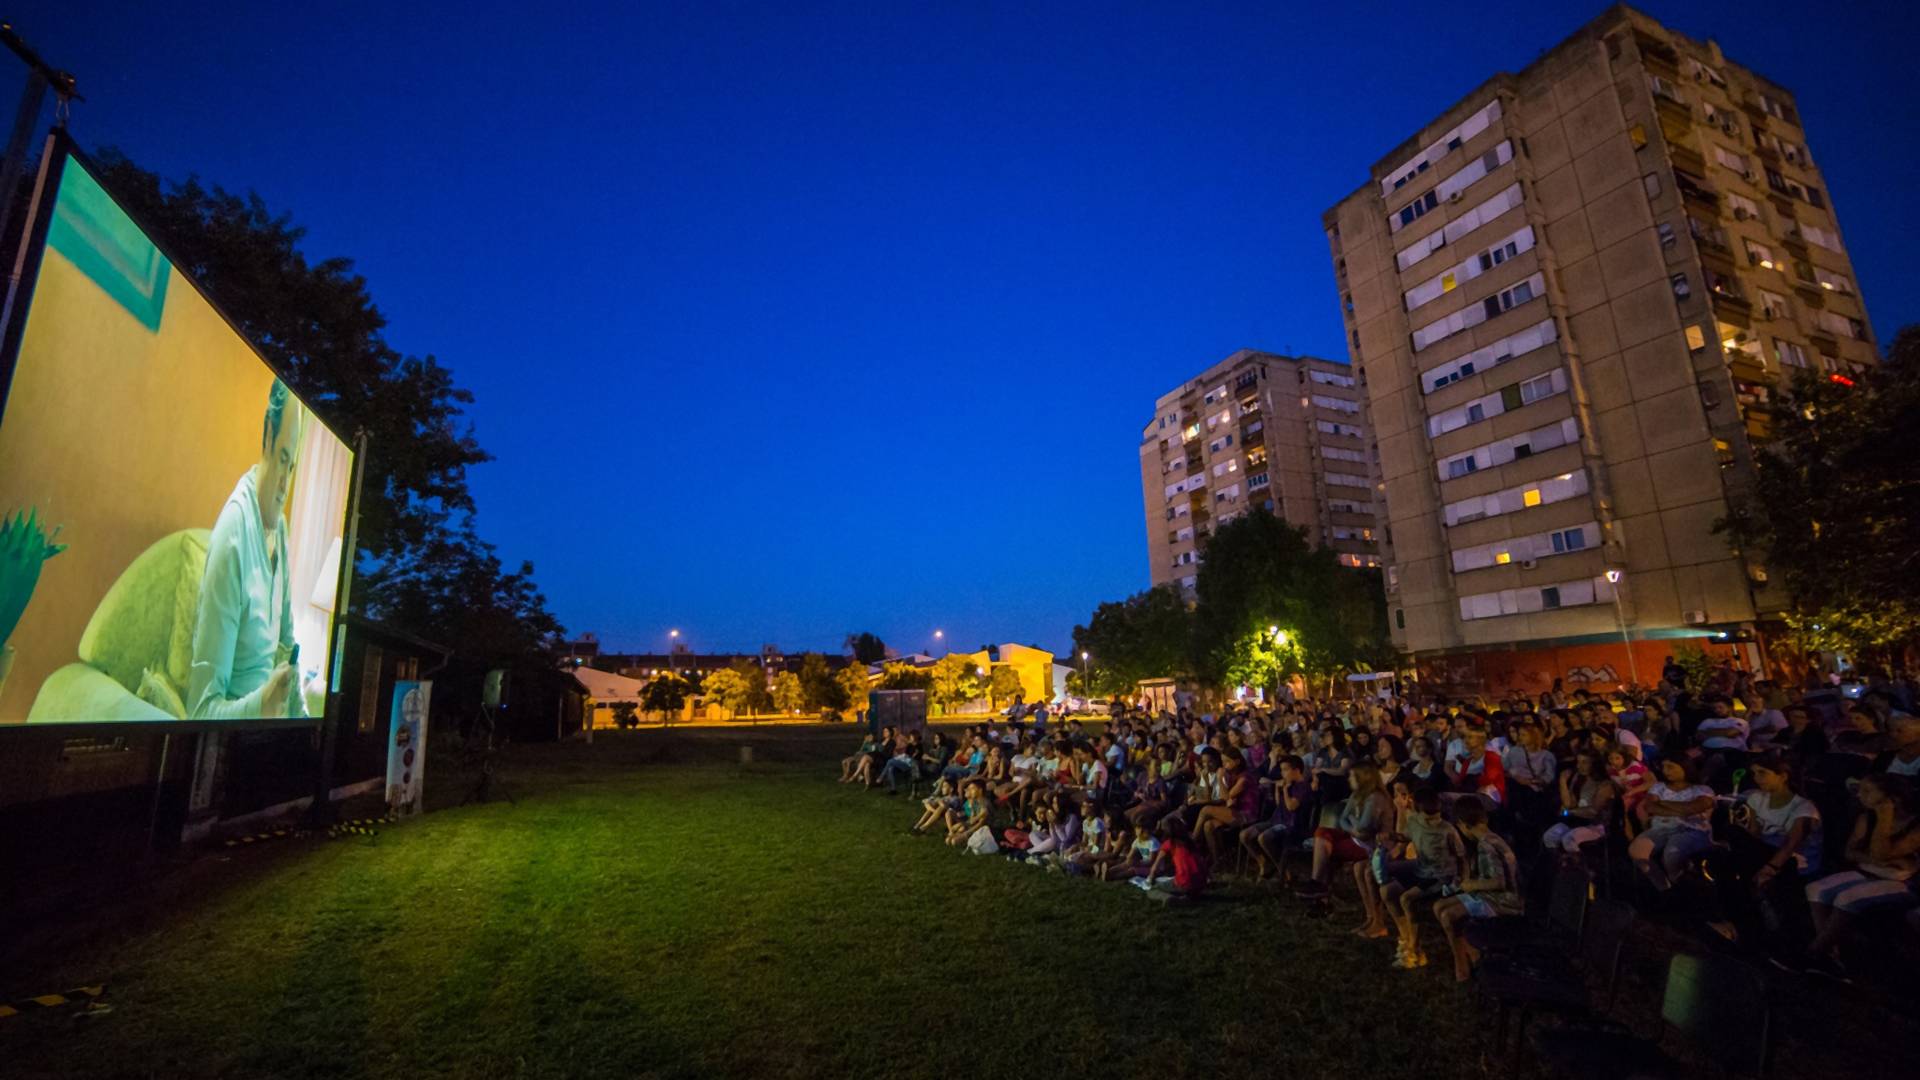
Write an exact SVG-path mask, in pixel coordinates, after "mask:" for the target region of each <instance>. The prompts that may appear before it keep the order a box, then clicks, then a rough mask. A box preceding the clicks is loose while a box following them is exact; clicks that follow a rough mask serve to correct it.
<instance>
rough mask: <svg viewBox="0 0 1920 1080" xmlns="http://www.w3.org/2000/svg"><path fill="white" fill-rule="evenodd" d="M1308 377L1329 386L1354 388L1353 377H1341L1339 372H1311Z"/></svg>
mask: <svg viewBox="0 0 1920 1080" xmlns="http://www.w3.org/2000/svg"><path fill="white" fill-rule="evenodd" d="M1307 377H1308V378H1310V379H1312V380H1313V381H1314V382H1317V383H1326V384H1327V385H1329V386H1352V385H1353V376H1351V375H1341V374H1339V373H1338V372H1333V371H1319V370H1309V371H1308V372H1307Z"/></svg>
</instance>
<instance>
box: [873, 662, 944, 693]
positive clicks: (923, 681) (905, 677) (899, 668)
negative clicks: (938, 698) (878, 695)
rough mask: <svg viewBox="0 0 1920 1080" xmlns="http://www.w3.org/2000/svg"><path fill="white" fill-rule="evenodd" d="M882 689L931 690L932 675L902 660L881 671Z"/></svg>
mask: <svg viewBox="0 0 1920 1080" xmlns="http://www.w3.org/2000/svg"><path fill="white" fill-rule="evenodd" d="M880 672H881V673H880V689H882V690H931V689H932V688H933V676H932V674H930V673H928V672H926V671H922V670H921V669H919V668H917V667H914V666H913V665H912V664H910V663H908V662H906V661H905V660H901V661H899V662H897V663H892V664H888V665H886V666H885V667H883V668H881V669H880Z"/></svg>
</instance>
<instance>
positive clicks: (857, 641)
mask: <svg viewBox="0 0 1920 1080" xmlns="http://www.w3.org/2000/svg"><path fill="white" fill-rule="evenodd" d="M846 648H847V654H848V655H850V656H852V657H853V659H854V661H855V662H857V663H861V664H877V663H879V662H880V661H882V660H885V659H886V658H887V643H886V642H884V641H881V640H880V638H879V635H877V634H871V633H868V632H867V631H865V630H861V631H859V632H857V633H852V634H848V635H847V641H846Z"/></svg>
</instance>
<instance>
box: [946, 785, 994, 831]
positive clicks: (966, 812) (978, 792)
mask: <svg viewBox="0 0 1920 1080" xmlns="http://www.w3.org/2000/svg"><path fill="white" fill-rule="evenodd" d="M966 791H967V794H966V798H964V799H962V800H961V802H960V805H959V807H958V808H954V809H949V810H948V811H947V844H948V845H949V846H954V847H957V846H959V845H960V844H964V843H966V842H967V837H969V836H972V835H973V831H974V830H975V829H982V828H985V827H986V824H987V811H988V809H990V808H991V807H992V805H993V804H992V803H990V802H988V801H987V789H986V788H985V787H984V786H983V785H982V784H981V783H980V781H978V780H971V781H968V783H967V788H966Z"/></svg>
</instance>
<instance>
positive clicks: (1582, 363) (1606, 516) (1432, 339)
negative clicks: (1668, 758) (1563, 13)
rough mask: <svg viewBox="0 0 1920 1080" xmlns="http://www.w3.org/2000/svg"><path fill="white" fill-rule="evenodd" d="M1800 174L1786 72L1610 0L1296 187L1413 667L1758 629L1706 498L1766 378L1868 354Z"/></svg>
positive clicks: (1776, 384)
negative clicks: (1365, 164)
mask: <svg viewBox="0 0 1920 1080" xmlns="http://www.w3.org/2000/svg"><path fill="white" fill-rule="evenodd" d="M1827 191H1828V189H1827V183H1826V180H1825V179H1824V178H1823V177H1822V176H1821V173H1820V168H1819V165H1818V163H1817V158H1816V157H1815V156H1814V155H1813V154H1812V153H1811V152H1810V151H1809V149H1808V137H1807V133H1806V131H1805V130H1803V128H1802V127H1801V123H1800V113H1799V110H1798V109H1797V108H1796V107H1795V105H1794V98H1793V94H1792V93H1791V92H1789V91H1788V90H1787V89H1785V88H1784V87H1782V86H1780V85H1779V84H1778V83H1775V82H1773V81H1771V80H1769V79H1767V78H1766V77H1764V76H1762V75H1760V74H1758V73H1756V72H1753V71H1750V70H1748V69H1746V68H1744V67H1741V66H1740V65H1739V64H1738V63H1736V62H1734V61H1733V60H1730V59H1729V58H1727V57H1726V56H1725V55H1723V54H1722V53H1721V51H1720V47H1719V45H1718V44H1716V43H1715V42H1713V41H1698V40H1695V39H1693V38H1690V37H1686V36H1684V35H1682V34H1679V33H1676V32H1674V31H1671V30H1669V29H1667V28H1665V27H1663V26H1661V25H1660V24H1659V23H1657V22H1655V21H1654V20H1652V19H1651V18H1648V17H1647V16H1645V15H1643V14H1641V13H1640V12H1637V11H1634V10H1632V9H1630V8H1627V7H1614V8H1611V9H1609V10H1608V11H1607V12H1605V13H1604V14H1603V15H1601V16H1600V17H1599V18H1598V19H1596V20H1595V21H1593V22H1592V23H1590V24H1588V25H1587V26H1585V27H1582V28H1581V29H1580V30H1579V31H1578V32H1576V33H1575V34H1574V35H1573V36H1572V37H1570V38H1568V39H1567V40H1565V41H1564V42H1562V43H1560V44H1559V45H1558V46H1556V47H1555V48H1553V49H1552V50H1551V51H1549V52H1547V53H1546V54H1544V55H1543V56H1541V57H1540V58H1539V59H1538V60H1536V61H1535V62H1533V63H1531V64H1529V65H1527V66H1526V67H1525V68H1524V69H1522V70H1521V71H1520V72H1519V73H1517V74H1500V75H1496V76H1494V77H1493V78H1492V79H1490V80H1488V81H1487V82H1486V83H1484V84H1482V85H1481V86H1480V87H1478V88H1477V89H1475V90H1474V91H1473V92H1472V93H1469V94H1468V95H1467V96H1466V97H1464V98H1462V99H1460V100H1459V101H1458V102H1457V103H1455V104H1454V105H1453V106H1452V107H1450V108H1448V109H1447V110H1446V111H1444V112H1442V113H1441V114H1440V115H1439V116H1437V117H1435V118H1434V120H1433V121H1432V122H1431V123H1429V124H1428V125H1427V126H1426V127H1424V128H1422V129H1421V130H1420V131H1418V132H1416V133H1414V134H1413V135H1412V137H1410V138H1409V139H1407V141H1406V142H1404V143H1402V144H1401V145H1400V146H1398V147H1396V148H1395V149H1393V150H1392V151H1390V152H1388V153H1387V154H1386V155H1385V156H1383V157H1382V158H1381V159H1380V160H1379V161H1378V162H1376V163H1375V164H1374V165H1373V168H1372V171H1371V174H1370V176H1369V177H1368V180H1367V182H1366V183H1365V184H1364V185H1362V186H1361V187H1360V189H1359V190H1357V191H1355V192H1354V193H1353V194H1352V195H1349V196H1347V197H1346V198H1345V199H1343V200H1341V202H1340V203H1339V204H1338V205H1336V206H1335V207H1334V208H1333V209H1331V210H1329V211H1328V212H1327V213H1326V214H1325V216H1324V223H1325V226H1326V231H1327V238H1328V242H1329V244H1330V246H1331V249H1332V257H1333V264H1334V275H1335V278H1336V279H1337V282H1338V285H1339V293H1340V299H1341V306H1342V309H1343V312H1344V318H1345V322H1346V329H1347V334H1348V342H1349V346H1350V349H1351V352H1352V359H1353V368H1354V371H1355V372H1356V373H1357V375H1358V376H1359V379H1360V382H1361V385H1362V386H1363V387H1364V388H1365V390H1366V396H1367V399H1368V405H1369V411H1370V413H1371V416H1372V420H1373V423H1374V424H1375V425H1376V426H1377V429H1378V430H1377V431H1376V432H1375V433H1374V438H1373V440H1372V441H1373V442H1374V443H1376V444H1377V446H1378V451H1379V462H1380V469H1381V475H1382V478H1383V480H1384V484H1385V488H1384V490H1385V499H1384V503H1385V506H1386V512H1387V515H1388V516H1387V518H1386V519H1385V522H1384V524H1385V526H1386V529H1385V538H1386V539H1388V540H1390V541H1391V544H1392V553H1391V556H1390V557H1389V559H1388V565H1387V569H1386V579H1387V589H1388V597H1387V602H1388V609H1389V624H1390V625H1391V626H1392V627H1393V628H1394V635H1395V638H1396V640H1397V641H1398V642H1399V644H1400V645H1401V646H1402V647H1403V648H1405V649H1407V650H1408V651H1410V652H1412V653H1413V654H1415V656H1416V658H1418V659H1420V660H1421V661H1422V667H1423V670H1424V671H1425V672H1426V673H1427V675H1428V677H1430V678H1432V679H1433V680H1434V681H1435V682H1437V683H1440V684H1443V685H1457V686H1463V687H1464V686H1472V685H1476V684H1477V685H1479V686H1483V687H1488V688H1493V689H1498V688H1501V687H1503V686H1516V687H1525V686H1535V685H1544V684H1545V683H1546V682H1547V681H1548V680H1550V679H1552V678H1555V677H1560V678H1566V679H1567V680H1568V686H1570V687H1571V686H1577V685H1580V684H1582V683H1583V682H1584V683H1589V684H1595V685H1610V684H1612V683H1614V682H1616V681H1623V680H1626V679H1630V678H1634V677H1635V676H1636V675H1637V678H1638V680H1639V681H1640V682H1641V683H1643V684H1650V683H1651V682H1653V681H1654V680H1655V679H1657V678H1658V677H1659V671H1658V668H1657V667H1652V668H1651V669H1650V665H1657V664H1658V663H1659V661H1660V659H1661V657H1662V656H1663V655H1664V654H1667V653H1671V652H1673V651H1674V649H1675V647H1676V646H1677V645H1678V644H1679V642H1678V641H1676V640H1674V639H1679V638H1694V639H1696V640H1697V641H1700V642H1702V643H1707V644H1712V643H1717V642H1723V641H1724V642H1728V643H1730V644H1731V645H1739V646H1740V647H1742V648H1746V649H1748V650H1752V646H1746V645H1741V643H1742V642H1743V641H1745V640H1749V639H1750V638H1751V637H1752V636H1753V635H1752V634H1751V633H1750V631H1753V630H1754V629H1755V628H1756V627H1759V630H1760V633H1761V635H1762V636H1764V631H1765V623H1766V621H1767V619H1768V617H1769V616H1770V615H1771V614H1772V613H1773V612H1775V611H1777V610H1778V608H1779V607H1780V606H1782V604H1783V602H1784V597H1782V596H1781V595H1780V592H1781V590H1779V589H1769V588H1768V587H1767V575H1766V570H1765V568H1764V566H1763V565H1762V564H1761V562H1760V560H1759V558H1758V556H1757V555H1755V554H1754V553H1741V552H1737V551H1735V550H1734V549H1733V548H1732V547H1730V546H1729V543H1728V540H1727V539H1726V537H1725V536H1724V535H1721V534H1718V533H1716V532H1715V531H1714V523H1715V522H1716V521H1718V520H1720V519H1722V518H1724V517H1726V516H1727V514H1728V504H1729V498H1730V497H1736V496H1738V495H1739V494H1740V493H1741V492H1742V491H1744V490H1748V489H1749V488H1750V485H1751V482H1752V453H1753V448H1754V446H1755V445H1757V444H1759V443H1761V442H1763V441H1764V440H1765V439H1766V438H1767V436H1768V424H1769V411H1770V407H1771V405H1772V403H1773V402H1774V401H1775V400H1776V399H1777V398H1778V397H1779V395H1781V394H1782V393H1783V391H1785V390H1786V389H1787V384H1788V382H1789V379H1788V376H1790V375H1791V374H1793V373H1795V372H1800V371H1807V372H1813V373H1816V374H1817V375H1819V376H1821V377H1830V378H1836V379H1845V378H1846V377H1848V375H1849V374H1851V373H1853V372H1857V371H1859V370H1862V369H1864V368H1865V367H1866V366H1867V365H1871V364H1874V363H1876V362H1877V357H1876V353H1875V349H1874V345H1873V341H1872V338H1871V335H1870V333H1869V331H1868V329H1867V316H1866V310H1865V308H1864V307H1863V305H1862V302H1861V298H1860V292H1859V288H1858V286H1857V284H1856V281H1857V279H1856V278H1855V276H1854V272H1853V268H1852V266H1851V264H1850V263H1849V261H1848V258H1847V252H1846V247H1845V245H1844V244H1843V243H1842V241H1841V237H1840V226H1839V222H1838V220H1837V218H1836V217H1835V213H1834V208H1833V202H1832V200H1831V198H1830V197H1829V195H1828V194H1827ZM1629 640H1631V641H1633V642H1635V643H1636V644H1635V645H1634V646H1632V647H1631V648H1629V647H1628V646H1627V644H1626V642H1628V641H1629ZM1749 659H1750V660H1757V659H1758V656H1757V653H1754V652H1752V651H1750V652H1749Z"/></svg>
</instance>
